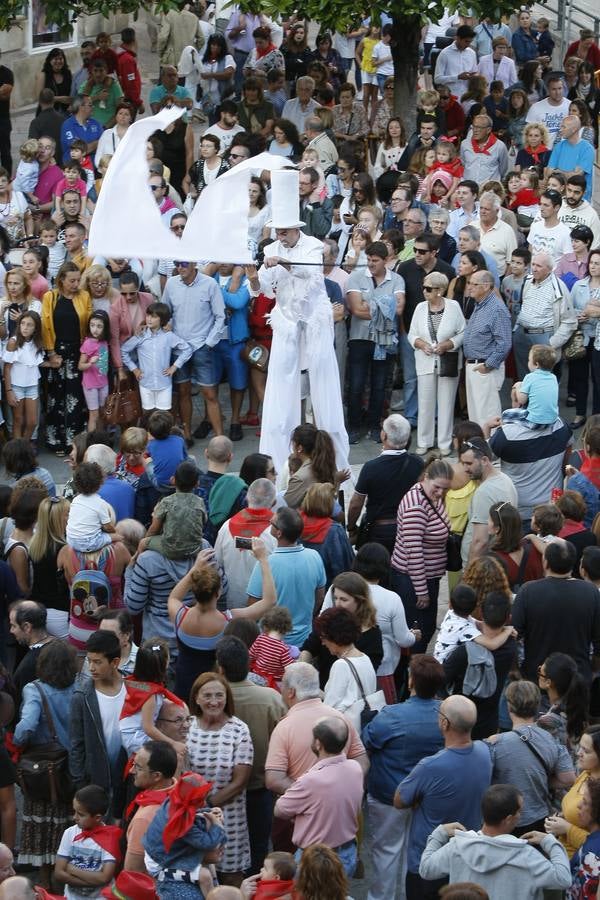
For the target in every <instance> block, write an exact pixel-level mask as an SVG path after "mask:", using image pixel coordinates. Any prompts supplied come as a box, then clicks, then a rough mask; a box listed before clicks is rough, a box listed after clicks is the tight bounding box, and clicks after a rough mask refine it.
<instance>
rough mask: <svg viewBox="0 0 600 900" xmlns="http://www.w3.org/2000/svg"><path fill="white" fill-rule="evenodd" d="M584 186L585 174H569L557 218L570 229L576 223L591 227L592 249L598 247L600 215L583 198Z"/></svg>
mask: <svg viewBox="0 0 600 900" xmlns="http://www.w3.org/2000/svg"><path fill="white" fill-rule="evenodd" d="M585 188H586V179H585V175H571V177H570V178H568V179H567V188H566V191H565V196H564V197H563V202H562V206H561V208H560V210H559V211H558V219H559V221H560V222H563V223H564V224H565V225H566V226H567V227H568V228H569V230H570V231H572V230H573V229H574V228H576V227H577V225H587V227H588V228H591V230H592V234H593V235H594V240H593V243H592V247H591V249H592V250H595V249H597V248H598V247H600V217H598V213H597V212H596V210H595V209H594V207H593V206H592V204H591V203H588V202H587V200H584V199H583V195H584V193H585Z"/></svg>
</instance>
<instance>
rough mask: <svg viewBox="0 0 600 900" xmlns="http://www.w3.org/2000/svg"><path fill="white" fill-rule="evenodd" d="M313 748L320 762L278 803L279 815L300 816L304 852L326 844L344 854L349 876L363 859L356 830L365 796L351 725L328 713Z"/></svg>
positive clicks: (299, 843)
mask: <svg viewBox="0 0 600 900" xmlns="http://www.w3.org/2000/svg"><path fill="white" fill-rule="evenodd" d="M312 733H313V741H312V746H311V749H312V751H313V753H314V754H315V756H316V757H317V762H316V763H315V764H314V766H313V767H312V768H311V769H309V770H308V772H306V773H305V774H304V775H301V776H300V777H299V778H298V779H297V781H295V782H294V783H293V784H291V785H290V787H289V788H288V789H287V791H286V792H285V793H284V794H282V796H281V797H280V798H279V800H278V801H277V803H276V804H275V811H274V812H275V815H276V816H277V817H278V818H279V819H288V820H291V819H293V820H294V836H293V842H294V844H295V845H296V847H300V848H301V849H302V850H304V849H305V848H306V847H309V846H311V844H326V845H327V846H328V847H331V848H332V849H333V850H335V852H336V853H337V854H338V856H339V857H340V860H341V862H342V865H343V866H344V870H345V872H346V874H347V875H348V876H349V877H352V876H353V875H354V872H355V869H356V862H357V849H356V830H357V823H358V814H359V811H360V808H361V804H362V797H363V773H362V769H361V767H360V765H359V764H358V763H357V762H356V760H353V759H348V758H347V757H346V754H345V753H344V747H345V746H346V743H347V741H348V725H347V724H346V722H345V721H344V720H343V719H339V718H337V717H333V716H327V717H324V718H322V719H319V720H318V721H317V722H316V723H315V725H314V726H313V730H312Z"/></svg>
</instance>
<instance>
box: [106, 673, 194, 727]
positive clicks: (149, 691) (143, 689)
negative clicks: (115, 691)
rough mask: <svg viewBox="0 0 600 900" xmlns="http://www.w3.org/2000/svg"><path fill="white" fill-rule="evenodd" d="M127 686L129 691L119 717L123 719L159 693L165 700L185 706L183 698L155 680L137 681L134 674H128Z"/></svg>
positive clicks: (132, 714)
mask: <svg viewBox="0 0 600 900" xmlns="http://www.w3.org/2000/svg"><path fill="white" fill-rule="evenodd" d="M125 688H126V691H127V693H126V695H125V703H124V704H123V709H122V710H121V715H120V717H119V718H121V719H126V718H127V717H128V716H134V715H135V714H136V713H138V712H139V711H140V710H141V708H142V706H143V705H144V703H145V702H146V701H147V700H149V699H150V697H155V696H156V695H157V694H162V695H163V697H164V698H165V700H170V701H171V703H176V704H177V705H178V706H183V700H181V699H180V698H179V697H176V696H175V694H172V693H171V691H169V690H167V688H166V687H165V686H164V684H157V683H156V682H155V681H137V680H136V679H135V678H134V677H133V675H128V676H127V678H126V679H125Z"/></svg>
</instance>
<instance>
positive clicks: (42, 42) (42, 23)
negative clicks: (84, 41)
mask: <svg viewBox="0 0 600 900" xmlns="http://www.w3.org/2000/svg"><path fill="white" fill-rule="evenodd" d="M29 24H30V28H29V48H30V50H31V51H32V52H34V53H35V52H36V51H37V52H40V51H44V50H50V49H51V48H52V47H56V46H57V45H61V46H64V47H72V46H75V45H76V44H77V23H76V22H74V23H73V25H72V27H71V28H69V27H63V28H61V27H60V26H59V25H55V24H54V23H52V22H48V21H47V19H46V4H45V3H44V2H43V0H31V2H30V4H29Z"/></svg>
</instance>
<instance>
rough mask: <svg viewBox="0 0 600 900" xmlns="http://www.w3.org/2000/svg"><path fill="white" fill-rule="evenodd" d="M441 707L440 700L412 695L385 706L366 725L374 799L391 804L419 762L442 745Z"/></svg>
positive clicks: (369, 784) (369, 779) (369, 782)
mask: <svg viewBox="0 0 600 900" xmlns="http://www.w3.org/2000/svg"><path fill="white" fill-rule="evenodd" d="M439 708H440V701H439V700H435V699H433V700H422V699H421V698H420V697H410V698H409V699H408V700H407V701H406V702H405V703H395V704H394V705H393V706H384V708H383V709H382V710H381V712H380V713H379V714H378V715H377V716H375V718H374V719H373V720H372V721H371V722H369V724H368V725H367V726H366V727H365V728H363V732H362V741H363V744H364V745H365V748H366V750H367V751H368V753H369V759H370V761H371V766H370V768H369V774H368V777H367V790H368V791H369V794H370V795H371V796H372V797H374V798H375V800H379V802H380V803H387V804H388V805H389V806H391V805H392V803H393V800H394V794H395V793H396V788H397V787H398V785H399V784H400V782H401V781H402V780H403V779H404V778H406V776H407V775H409V774H410V772H412V770H413V769H414V767H415V766H416V765H417V763H418V762H419V761H420V760H421V759H423V758H424V757H426V756H431V755H432V754H434V753H437V752H438V750H441V749H442V748H443V746H444V739H443V737H442V733H441V731H440V727H439V725H438V710H439Z"/></svg>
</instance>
